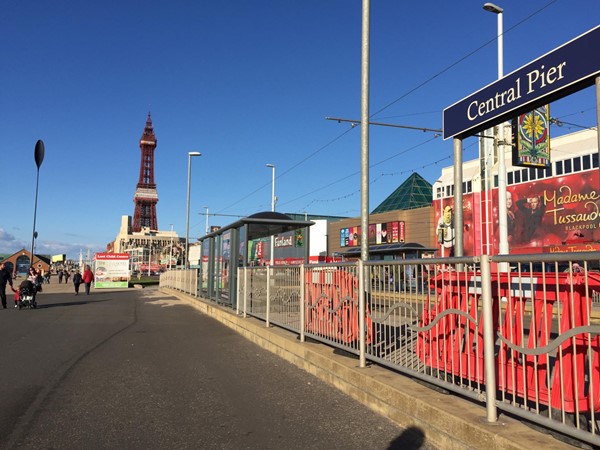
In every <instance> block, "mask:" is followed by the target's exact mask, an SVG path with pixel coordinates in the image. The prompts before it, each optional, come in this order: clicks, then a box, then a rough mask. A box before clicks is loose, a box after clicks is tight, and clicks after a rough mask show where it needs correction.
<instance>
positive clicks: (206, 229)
mask: <svg viewBox="0 0 600 450" xmlns="http://www.w3.org/2000/svg"><path fill="white" fill-rule="evenodd" d="M204 209H205V210H206V212H205V214H206V228H205V229H204V233H205V234H208V206H205V207H204Z"/></svg>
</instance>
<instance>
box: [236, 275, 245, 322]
mask: <svg viewBox="0 0 600 450" xmlns="http://www.w3.org/2000/svg"><path fill="white" fill-rule="evenodd" d="M244 269H246V268H245V267H244ZM236 270H237V277H235V278H236V280H237V281H236V284H235V298H236V301H235V314H236V315H238V316H239V315H240V287H241V285H242V281H241V280H240V275H241V274H240V272H241V270H240V268H239V267H238V268H237V269H236Z"/></svg>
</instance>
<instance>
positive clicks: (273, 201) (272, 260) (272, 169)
mask: <svg viewBox="0 0 600 450" xmlns="http://www.w3.org/2000/svg"><path fill="white" fill-rule="evenodd" d="M266 166H267V167H269V168H270V169H271V174H272V176H271V211H275V202H277V197H275V165H274V164H267V165H266ZM274 262H275V236H271V266H273V265H274Z"/></svg>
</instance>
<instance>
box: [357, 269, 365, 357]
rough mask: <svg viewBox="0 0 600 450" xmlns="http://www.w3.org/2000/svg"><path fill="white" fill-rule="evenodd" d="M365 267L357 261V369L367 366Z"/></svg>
mask: <svg viewBox="0 0 600 450" xmlns="http://www.w3.org/2000/svg"><path fill="white" fill-rule="evenodd" d="M365 310H366V308H365V266H364V262H363V260H362V259H359V260H358V329H359V333H358V352H359V367H366V366H367V357H366V350H367V346H366V342H365V337H366V333H365V332H366V330H365V322H366V321H365Z"/></svg>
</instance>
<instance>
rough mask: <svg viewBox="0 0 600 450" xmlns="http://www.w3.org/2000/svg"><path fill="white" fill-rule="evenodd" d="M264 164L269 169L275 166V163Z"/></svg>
mask: <svg viewBox="0 0 600 450" xmlns="http://www.w3.org/2000/svg"><path fill="white" fill-rule="evenodd" d="M266 166H267V167H270V168H271V169H273V168H274V167H275V165H274V164H267V165H266Z"/></svg>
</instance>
